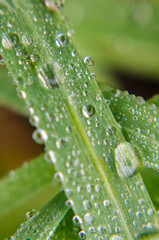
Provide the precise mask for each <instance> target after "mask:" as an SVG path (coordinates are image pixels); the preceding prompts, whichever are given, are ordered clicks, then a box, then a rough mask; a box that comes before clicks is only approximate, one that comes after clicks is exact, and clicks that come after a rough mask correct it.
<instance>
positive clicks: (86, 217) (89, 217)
mask: <svg viewBox="0 0 159 240" xmlns="http://www.w3.org/2000/svg"><path fill="white" fill-rule="evenodd" d="M84 220H85V222H86V223H87V224H92V223H93V222H94V217H93V215H92V214H91V213H86V214H85V215H84Z"/></svg>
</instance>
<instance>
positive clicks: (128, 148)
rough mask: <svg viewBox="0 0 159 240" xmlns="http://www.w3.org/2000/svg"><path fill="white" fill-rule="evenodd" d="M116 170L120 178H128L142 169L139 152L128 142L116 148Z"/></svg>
mask: <svg viewBox="0 0 159 240" xmlns="http://www.w3.org/2000/svg"><path fill="white" fill-rule="evenodd" d="M115 164H116V170H117V173H118V175H119V177H120V178H122V179H124V178H128V177H132V176H133V175H135V174H137V173H138V172H139V171H140V170H141V166H142V162H141V158H140V157H139V152H138V150H137V149H136V148H133V147H132V145H131V144H130V143H128V142H122V143H120V144H119V145H118V146H117V148H116V149H115Z"/></svg>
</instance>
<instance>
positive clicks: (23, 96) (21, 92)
mask: <svg viewBox="0 0 159 240" xmlns="http://www.w3.org/2000/svg"><path fill="white" fill-rule="evenodd" d="M18 96H19V97H20V98H21V99H26V98H27V94H26V92H24V91H19V92H18Z"/></svg>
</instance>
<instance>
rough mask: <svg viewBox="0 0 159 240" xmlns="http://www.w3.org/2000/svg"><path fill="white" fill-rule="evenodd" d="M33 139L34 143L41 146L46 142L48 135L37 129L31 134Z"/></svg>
mask: <svg viewBox="0 0 159 240" xmlns="http://www.w3.org/2000/svg"><path fill="white" fill-rule="evenodd" d="M33 139H34V140H35V142H36V143H39V144H43V143H45V142H47V140H48V135H47V133H46V132H45V131H44V130H42V129H37V130H35V131H34V132H33Z"/></svg>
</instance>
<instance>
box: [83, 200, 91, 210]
mask: <svg viewBox="0 0 159 240" xmlns="http://www.w3.org/2000/svg"><path fill="white" fill-rule="evenodd" d="M83 206H84V209H85V210H88V209H90V208H91V207H92V205H91V202H90V201H88V200H85V201H83Z"/></svg>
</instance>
